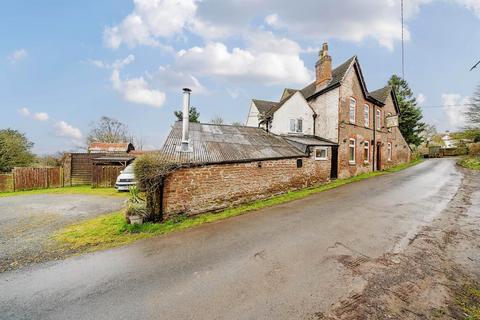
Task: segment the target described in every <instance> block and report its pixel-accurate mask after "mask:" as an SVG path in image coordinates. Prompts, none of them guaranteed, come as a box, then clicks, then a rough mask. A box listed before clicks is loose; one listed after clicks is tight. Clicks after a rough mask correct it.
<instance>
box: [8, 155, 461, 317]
mask: <svg viewBox="0 0 480 320" xmlns="http://www.w3.org/2000/svg"><path fill="white" fill-rule="evenodd" d="M462 176H463V173H462V171H461V170H459V169H458V168H457V167H456V165H455V159H432V160H428V161H425V162H424V163H422V164H419V165H417V166H415V167H412V168H409V169H407V170H404V171H401V172H398V173H395V174H389V175H384V176H380V177H377V178H372V179H368V180H364V181H361V182H357V183H353V184H349V185H345V186H343V187H340V188H336V189H332V190H329V191H326V192H322V193H319V194H316V195H313V196H310V197H308V198H305V199H302V200H298V201H294V202H290V203H287V204H283V205H279V206H276V207H272V208H268V209H263V210H259V211H256V212H253V213H250V214H245V215H243V216H239V217H235V218H231V219H228V220H226V221H221V222H218V223H214V224H209V225H204V226H201V227H198V228H196V229H192V230H187V231H185V232H179V233H174V234H169V235H166V236H161V237H158V238H154V239H148V240H145V241H140V242H137V243H135V244H133V245H129V246H126V247H123V248H117V249H112V250H108V251H103V252H98V253H94V254H88V255H84V256H80V257H74V258H69V259H66V260H64V261H60V262H50V263H45V264H40V265H35V266H31V267H29V268H25V269H21V270H17V271H12V272H6V273H3V274H0V318H2V319H305V318H308V317H312V316H313V315H314V313H315V312H317V311H318V310H322V309H326V308H327V307H329V306H330V305H331V304H332V303H334V302H335V301H336V300H337V299H339V298H340V297H341V296H344V295H345V294H346V293H348V292H350V291H351V290H354V289H355V288H356V287H358V286H361V285H362V282H361V281H362V280H361V279H359V277H354V276H352V274H351V272H349V271H348V270H347V269H346V268H345V267H344V265H343V264H341V263H339V262H338V261H339V259H341V258H342V257H348V256H356V257H359V256H360V257H368V258H372V259H373V258H377V257H380V256H381V255H383V254H385V253H388V252H401V251H402V250H403V249H404V248H405V247H406V246H407V245H408V242H409V240H410V239H413V238H414V237H415V235H416V233H417V231H418V230H419V229H420V228H421V227H423V226H425V225H428V224H430V223H431V221H432V219H434V218H435V217H436V216H438V215H439V214H441V212H442V210H443V209H444V208H445V207H446V205H447V204H448V202H449V201H450V200H451V199H452V198H453V196H454V195H455V193H456V192H457V190H458V189H459V187H460V185H461V183H462Z"/></svg>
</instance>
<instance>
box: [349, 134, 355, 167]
mask: <svg viewBox="0 0 480 320" xmlns="http://www.w3.org/2000/svg"><path fill="white" fill-rule="evenodd" d="M348 154H349V159H348V162H349V163H351V164H355V139H350V142H349V144H348Z"/></svg>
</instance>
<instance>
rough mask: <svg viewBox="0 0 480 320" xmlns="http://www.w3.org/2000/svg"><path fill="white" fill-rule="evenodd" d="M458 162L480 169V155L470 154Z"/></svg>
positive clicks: (464, 165)
mask: <svg viewBox="0 0 480 320" xmlns="http://www.w3.org/2000/svg"><path fill="white" fill-rule="evenodd" d="M458 164H459V165H461V166H462V167H465V168H467V169H472V170H480V156H468V157H465V158H462V159H460V161H458Z"/></svg>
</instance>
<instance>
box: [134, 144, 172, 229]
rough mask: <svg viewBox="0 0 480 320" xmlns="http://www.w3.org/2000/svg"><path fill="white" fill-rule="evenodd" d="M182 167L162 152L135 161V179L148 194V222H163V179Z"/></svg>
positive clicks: (149, 154)
mask: <svg viewBox="0 0 480 320" xmlns="http://www.w3.org/2000/svg"><path fill="white" fill-rule="evenodd" d="M180 166H181V165H180V164H179V163H178V162H175V161H173V160H172V159H170V158H169V157H167V156H166V155H164V154H163V153H160V152H156V153H147V154H144V155H142V156H140V157H139V158H138V159H136V160H135V168H134V171H135V178H136V179H137V181H138V183H139V186H140V189H141V190H143V191H145V192H146V202H147V211H148V217H147V220H148V221H153V222H156V221H162V220H163V216H162V212H161V211H162V210H161V206H162V204H161V197H160V190H161V188H162V186H163V178H164V177H165V176H166V175H168V174H169V173H170V172H173V171H174V170H176V169H177V168H179V167H180Z"/></svg>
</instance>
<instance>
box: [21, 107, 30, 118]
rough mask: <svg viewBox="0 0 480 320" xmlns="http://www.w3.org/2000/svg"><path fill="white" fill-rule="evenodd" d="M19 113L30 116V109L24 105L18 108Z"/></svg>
mask: <svg viewBox="0 0 480 320" xmlns="http://www.w3.org/2000/svg"><path fill="white" fill-rule="evenodd" d="M18 113H20V114H21V115H22V116H24V117H28V116H30V110H28V108H26V107H22V108H20V109H18Z"/></svg>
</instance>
